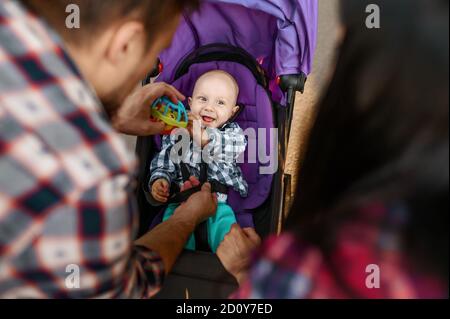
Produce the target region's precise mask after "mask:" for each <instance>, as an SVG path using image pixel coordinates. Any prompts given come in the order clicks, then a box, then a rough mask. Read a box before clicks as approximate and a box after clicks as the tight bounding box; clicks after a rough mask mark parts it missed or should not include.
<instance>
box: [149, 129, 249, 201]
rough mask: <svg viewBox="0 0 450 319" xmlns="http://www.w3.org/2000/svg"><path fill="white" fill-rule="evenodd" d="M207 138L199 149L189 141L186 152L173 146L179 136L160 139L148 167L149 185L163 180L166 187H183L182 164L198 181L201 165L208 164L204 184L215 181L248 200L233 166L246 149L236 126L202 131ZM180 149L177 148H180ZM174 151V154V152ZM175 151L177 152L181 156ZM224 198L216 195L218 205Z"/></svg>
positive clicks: (243, 185) (245, 140) (241, 134)
mask: <svg viewBox="0 0 450 319" xmlns="http://www.w3.org/2000/svg"><path fill="white" fill-rule="evenodd" d="M206 131H207V133H208V136H209V137H210V142H209V144H208V145H207V146H206V147H205V149H204V150H203V151H202V149H201V148H200V147H198V146H196V144H195V143H194V142H192V141H190V142H189V145H188V146H189V147H187V148H186V150H184V149H181V150H179V149H178V148H177V147H175V146H176V145H177V143H179V142H180V139H179V137H180V135H178V134H171V135H169V136H164V137H163V142H162V150H161V152H160V153H159V154H158V155H157V156H156V157H155V158H154V160H153V161H152V164H151V167H150V173H151V178H150V185H152V184H153V182H155V181H156V180H158V179H161V178H164V179H166V180H167V181H168V182H169V184H171V183H176V184H178V185H179V186H180V187H181V186H182V184H183V175H182V170H181V166H180V163H185V164H187V165H188V167H189V169H190V173H191V175H192V176H195V177H200V171H201V168H200V166H201V163H206V164H208V180H209V181H217V182H219V183H221V184H223V185H226V186H228V187H230V188H233V189H234V190H235V191H236V192H239V194H240V195H241V196H242V197H246V196H248V184H247V182H246V181H245V179H244V177H243V175H242V171H241V169H240V168H239V166H238V165H237V162H238V159H239V158H240V157H241V156H242V155H243V153H244V152H245V149H246V147H247V139H246V138H245V135H244V132H243V131H242V129H241V128H240V126H239V125H238V124H237V123H230V124H228V125H226V126H225V127H223V128H222V129H212V128H208V129H206ZM180 145H181V144H180ZM175 150H176V151H175ZM178 151H181V156H180V153H179V152H178ZM226 200H227V196H226V195H224V194H219V201H220V202H226Z"/></svg>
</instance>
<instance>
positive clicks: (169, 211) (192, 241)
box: [163, 204, 195, 251]
mask: <svg viewBox="0 0 450 319" xmlns="http://www.w3.org/2000/svg"><path fill="white" fill-rule="evenodd" d="M178 206H179V205H178V204H170V205H169V207H167V209H166V211H165V213H164V217H163V222H165V221H166V220H168V219H169V218H170V217H172V216H173V214H174V213H175V211H176V210H177V208H178ZM174 236H176V234H174ZM184 248H186V249H188V250H193V251H195V236H194V235H193V234H192V235H191V236H190V237H189V240H188V242H187V244H186V246H185V247H184Z"/></svg>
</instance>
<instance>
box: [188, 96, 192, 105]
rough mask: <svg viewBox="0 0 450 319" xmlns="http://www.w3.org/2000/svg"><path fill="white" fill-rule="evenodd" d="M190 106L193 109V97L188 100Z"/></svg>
mask: <svg viewBox="0 0 450 319" xmlns="http://www.w3.org/2000/svg"><path fill="white" fill-rule="evenodd" d="M188 104H189V107H192V98H191V97H190V98H188Z"/></svg>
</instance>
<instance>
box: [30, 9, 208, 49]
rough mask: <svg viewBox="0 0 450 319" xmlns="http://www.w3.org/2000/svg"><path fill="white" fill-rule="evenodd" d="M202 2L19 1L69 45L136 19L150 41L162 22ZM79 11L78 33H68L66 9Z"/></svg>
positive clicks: (93, 37)
mask: <svg viewBox="0 0 450 319" xmlns="http://www.w3.org/2000/svg"><path fill="white" fill-rule="evenodd" d="M200 1H201V0H46V1H42V0H22V3H24V4H25V5H26V6H27V7H28V8H29V9H31V10H32V11H33V12H35V13H36V14H38V15H39V16H42V17H43V18H44V19H46V20H47V21H48V22H49V23H50V25H51V26H52V27H54V28H55V29H56V30H57V31H58V32H60V33H62V34H63V35H64V36H65V37H66V39H68V40H69V41H72V42H75V43H80V42H81V41H83V43H85V42H86V40H93V39H95V35H96V34H97V32H98V31H100V30H101V29H102V28H104V27H106V26H108V25H109V24H111V23H113V22H114V21H118V20H120V19H126V18H128V17H136V18H138V19H140V20H142V22H143V23H144V25H145V27H146V30H147V32H148V35H149V41H151V40H152V39H153V38H154V37H155V35H156V34H158V32H159V31H160V30H161V29H162V28H164V25H165V21H167V20H168V19H170V18H172V17H174V16H175V15H176V14H179V13H180V12H182V11H185V10H186V11H190V10H195V9H197V8H198V6H199V4H200ZM71 4H75V5H77V6H78V7H79V8H80V22H81V27H80V29H67V27H66V18H67V16H68V13H66V8H67V7H68V6H69V5H71Z"/></svg>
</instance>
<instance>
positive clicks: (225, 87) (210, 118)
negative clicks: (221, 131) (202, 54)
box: [189, 71, 239, 128]
mask: <svg viewBox="0 0 450 319" xmlns="http://www.w3.org/2000/svg"><path fill="white" fill-rule="evenodd" d="M238 95H239V87H238V85H237V83H236V82H235V80H234V79H233V78H232V77H231V75H229V74H227V73H225V72H221V71H213V72H209V73H207V74H205V75H203V76H202V77H201V78H200V79H199V80H198V81H197V83H196V85H195V88H194V93H193V96H192V98H190V99H189V106H190V107H191V112H192V114H194V115H196V116H198V117H200V118H201V120H202V124H203V126H205V127H210V128H220V127H222V126H223V125H224V124H225V123H227V121H228V120H230V119H231V118H232V117H233V116H234V115H235V114H236V112H237V111H238V109H239V107H238V106H236V104H237V98H238Z"/></svg>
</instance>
